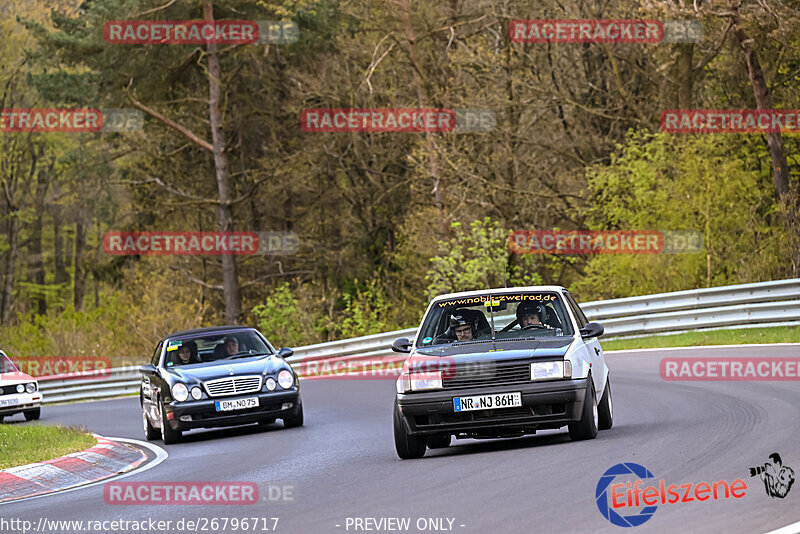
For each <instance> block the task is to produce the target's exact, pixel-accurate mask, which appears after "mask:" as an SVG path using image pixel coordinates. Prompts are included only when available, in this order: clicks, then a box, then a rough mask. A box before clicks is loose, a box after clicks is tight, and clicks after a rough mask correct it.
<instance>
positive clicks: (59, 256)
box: [48, 204, 69, 284]
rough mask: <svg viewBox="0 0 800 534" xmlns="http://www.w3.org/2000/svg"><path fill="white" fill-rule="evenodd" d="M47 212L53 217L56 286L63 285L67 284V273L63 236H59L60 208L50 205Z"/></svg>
mask: <svg viewBox="0 0 800 534" xmlns="http://www.w3.org/2000/svg"><path fill="white" fill-rule="evenodd" d="M48 211H49V212H50V213H51V214H52V216H53V249H54V255H55V264H56V279H55V283H56V284H65V283H67V282H69V273H68V272H67V265H66V263H65V261H64V258H65V250H64V248H65V247H64V236H62V235H61V224H62V218H61V206H59V205H57V204H56V205H52V206H50V207H49V208H48Z"/></svg>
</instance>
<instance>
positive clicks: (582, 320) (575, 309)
mask: <svg viewBox="0 0 800 534" xmlns="http://www.w3.org/2000/svg"><path fill="white" fill-rule="evenodd" d="M565 295H566V297H567V303H568V304H569V307H570V308H571V309H572V313H574V314H575V319H577V321H578V328H583V327H584V326H586V323H588V322H589V321H587V320H586V316H585V315H584V314H583V310H581V308H580V306H578V303H577V302H575V299H573V298H572V295H570V294H569V293H566V294H565Z"/></svg>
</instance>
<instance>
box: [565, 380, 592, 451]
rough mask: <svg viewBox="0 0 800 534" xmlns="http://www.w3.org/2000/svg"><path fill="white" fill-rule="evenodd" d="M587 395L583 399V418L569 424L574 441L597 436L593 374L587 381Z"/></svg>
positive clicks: (570, 435)
mask: <svg viewBox="0 0 800 534" xmlns="http://www.w3.org/2000/svg"><path fill="white" fill-rule="evenodd" d="M586 382H587V383H586V396H585V397H584V399H583V410H582V411H581V420H580V421H578V422H577V423H570V424H569V437H570V438H572V439H573V440H574V441H580V440H584V439H594V438H596V437H597V419H598V413H597V396H596V395H595V392H594V381H593V380H592V375H589V378H588V379H587V381H586Z"/></svg>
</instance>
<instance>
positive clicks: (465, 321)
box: [450, 310, 475, 329]
mask: <svg viewBox="0 0 800 534" xmlns="http://www.w3.org/2000/svg"><path fill="white" fill-rule="evenodd" d="M472 323H473V321H471V320H470V319H469V318H468V317H467V315H466V314H465V313H463V312H462V311H460V310H459V311H456V312H455V313H453V315H451V316H450V327H451V328H455V327H457V326H464V325H467V326H469V327H471V328H472V329H475V325H474V324H472Z"/></svg>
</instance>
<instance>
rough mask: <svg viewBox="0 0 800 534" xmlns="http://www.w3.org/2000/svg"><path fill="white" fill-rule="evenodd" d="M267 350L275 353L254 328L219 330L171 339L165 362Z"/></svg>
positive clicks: (205, 359)
mask: <svg viewBox="0 0 800 534" xmlns="http://www.w3.org/2000/svg"><path fill="white" fill-rule="evenodd" d="M264 354H272V349H270V348H269V346H267V344H265V343H264V341H263V340H262V338H261V336H259V335H258V333H257V332H255V331H253V330H237V331H235V332H218V333H213V334H205V335H195V336H184V337H176V338H172V339H168V340H167V354H166V357H165V360H164V365H165V366H166V367H175V366H180V365H191V364H195V363H203V362H212V361H215V360H227V359H233V358H245V357H247V356H254V355H264Z"/></svg>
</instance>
